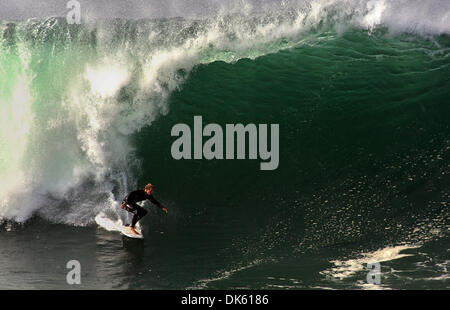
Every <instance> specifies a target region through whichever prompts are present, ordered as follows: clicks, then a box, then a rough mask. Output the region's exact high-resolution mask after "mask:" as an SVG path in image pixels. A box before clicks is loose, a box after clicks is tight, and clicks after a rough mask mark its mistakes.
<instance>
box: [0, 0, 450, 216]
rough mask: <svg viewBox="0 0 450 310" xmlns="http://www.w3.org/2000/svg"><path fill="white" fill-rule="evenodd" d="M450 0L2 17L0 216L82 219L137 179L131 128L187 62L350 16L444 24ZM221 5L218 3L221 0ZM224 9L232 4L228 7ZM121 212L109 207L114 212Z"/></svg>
mask: <svg viewBox="0 0 450 310" xmlns="http://www.w3.org/2000/svg"><path fill="white" fill-rule="evenodd" d="M449 6H450V4H449V2H448V1H427V2H421V1H388V0H370V1H362V0H361V1H345V0H341V1H337V0H335V1H331V0H328V1H326V0H324V1H284V2H281V3H280V4H278V3H277V4H274V3H267V4H264V5H262V6H259V7H257V6H255V5H254V3H252V2H244V5H241V6H239V12H238V11H237V9H236V8H235V9H233V10H234V13H233V14H230V13H229V11H228V12H227V13H224V12H223V11H221V10H220V9H219V11H218V12H217V14H216V15H214V16H208V17H206V18H197V19H184V18H171V19H153V20H127V19H110V20H102V19H95V18H92V19H91V18H88V19H86V20H84V21H83V22H82V24H81V25H69V24H67V22H66V21H65V19H64V18H48V19H44V20H36V19H31V20H27V21H19V22H6V21H4V22H2V23H1V25H0V33H1V35H2V37H1V41H0V51H1V53H0V64H1V71H0V106H1V116H0V117H1V124H0V126H1V127H0V128H1V131H0V168H1V170H0V219H4V220H14V221H18V222H24V221H26V220H28V219H29V218H30V217H31V216H33V215H34V214H36V213H37V214H39V215H40V216H42V217H44V218H46V219H48V220H50V221H52V222H61V223H67V224H71V225H87V224H89V223H91V222H92V221H93V220H94V218H95V215H96V214H98V213H99V212H101V211H104V212H108V210H109V212H111V213H113V214H115V211H114V209H115V207H117V204H118V201H119V200H120V199H121V197H122V196H124V195H125V194H126V192H127V191H128V190H130V189H133V188H135V187H136V186H137V185H138V184H137V175H139V170H140V166H141V158H139V157H138V156H136V154H135V146H134V145H133V142H132V140H131V136H132V135H133V134H134V133H136V132H139V130H141V129H142V128H144V127H147V126H150V125H151V124H152V122H153V121H154V120H155V119H157V118H158V117H159V116H160V115H165V114H167V113H169V107H168V104H167V99H168V98H169V96H170V94H171V93H172V92H173V91H174V90H176V89H178V88H179V87H180V86H182V85H183V82H184V81H186V79H187V78H188V76H189V73H190V72H191V71H192V69H193V68H194V67H195V66H198V65H200V64H208V63H212V62H215V61H225V62H235V61H237V60H239V59H242V58H250V59H255V58H257V57H259V56H262V55H266V54H269V53H276V52H278V51H280V50H282V49H286V48H291V47H296V46H299V45H301V44H305V43H308V42H315V40H319V38H320V37H321V36H322V35H323V34H324V33H326V32H327V31H332V32H333V33H337V34H340V33H343V32H345V31H346V29H350V28H355V27H356V28H358V29H362V30H363V31H366V32H368V33H369V34H370V33H373V32H375V31H377V29H387V30H388V31H389V32H392V33H405V32H407V33H412V34H414V35H423V36H430V35H431V36H435V35H441V34H445V35H446V34H449V32H450V22H449V18H450V17H449V12H450V8H449ZM219 8H220V6H219ZM233 10H232V11H233ZM115 215H116V216H117V214H115Z"/></svg>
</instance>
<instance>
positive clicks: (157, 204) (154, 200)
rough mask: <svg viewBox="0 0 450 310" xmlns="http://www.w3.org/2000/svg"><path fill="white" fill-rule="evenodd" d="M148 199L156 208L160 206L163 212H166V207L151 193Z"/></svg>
mask: <svg viewBox="0 0 450 310" xmlns="http://www.w3.org/2000/svg"><path fill="white" fill-rule="evenodd" d="M148 199H149V200H150V201H151V202H152V203H153V204H155V205H156V206H157V207H158V208H160V209H161V210H163V211H164V212H166V213H167V209H166V208H164V207H163V205H162V204H161V203H160V202H159V201H158V200H156V198H155V197H153V195H151V196H150V197H149V198H148Z"/></svg>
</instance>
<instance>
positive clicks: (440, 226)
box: [0, 11, 450, 289]
mask: <svg viewBox="0 0 450 310" xmlns="http://www.w3.org/2000/svg"><path fill="white" fill-rule="evenodd" d="M333 14H335V13H329V12H328V15H326V16H325V17H323V18H324V19H323V20H321V21H320V23H317V24H313V25H311V23H310V22H308V21H309V19H308V18H307V17H302V15H301V14H300V13H299V12H296V11H288V12H284V13H283V14H281V15H276V14H273V15H267V16H260V15H258V16H240V15H237V16H225V17H223V18H221V19H218V20H208V19H207V20H184V19H170V20H140V21H131V20H119V19H118V20H106V21H97V22H95V23H88V24H84V25H83V24H82V25H68V24H67V23H66V22H65V21H64V20H63V19H57V18H52V19H48V20H29V21H23V22H10V23H8V22H2V24H1V28H0V30H1V34H2V39H1V44H0V51H1V53H0V64H1V70H0V106H1V109H2V111H1V112H2V113H1V117H2V119H1V132H0V168H1V171H0V176H1V181H0V186H1V192H0V194H1V195H0V219H1V222H0V223H1V226H0V228H1V229H0V244H1V247H0V267H1V268H0V288H6V289H9V288H14V289H24V288H33V289H47V288H62V289H71V288H83V289H105V288H114V289H118V288H129V289H186V288H198V289H233V288H252V289H278V288H281V289H288V288H289V289H303V288H338V289H342V288H346V289H347V288H351V289H366V288H388V289H389V288H392V289H404V288H405V289H422V288H425V289H428V288H431V289H448V288H449V282H448V281H449V280H448V279H449V278H448V262H449V244H450V243H449V229H450V227H449V225H448V218H449V197H450V175H449V168H450V157H449V155H450V138H449V136H450V126H449V122H448V120H449V119H450V106H449V90H450V78H449V77H450V61H449V59H450V58H449V57H450V39H449V37H448V34H445V31H442V32H434V33H433V32H431V33H425V34H424V33H418V32H414V31H393V30H392V29H391V28H389V25H376V26H374V27H372V26H370V25H369V26H367V25H365V27H362V26H361V25H359V24H357V23H356V24H355V22H354V21H352V22H348V23H347V24H344V26H345V27H344V26H342V25H341V24H340V25H339V27H337V26H336V22H335V19H333V18H330V16H331V17H333V16H335V15H333ZM353 17H354V16H353ZM302 18H304V19H302ZM447 20H448V19H447ZM444 21H445V20H444ZM447 26H448V25H447ZM443 27H444V28H443V29H444V30H445V29H446V30H448V27H447V28H445V25H444V26H443ZM407 30H410V29H409V28H408V29H407ZM196 115H201V116H202V118H203V123H204V125H206V124H208V123H217V124H219V125H221V126H223V128H225V125H226V124H237V123H242V124H249V123H254V124H279V128H280V133H279V145H280V146H279V155H280V159H279V166H278V168H277V169H276V170H271V171H262V170H260V169H259V168H260V160H210V161H208V160H178V161H177V160H175V159H173V157H172V155H171V145H172V143H173V142H174V140H175V137H172V136H171V134H170V133H171V129H172V127H173V126H174V125H176V124H179V123H185V124H188V125H189V126H190V127H191V128H193V126H194V125H193V120H194V116H196ZM148 182H152V183H153V184H155V186H156V188H155V196H156V197H157V198H158V199H159V200H160V201H161V202H162V203H163V204H164V205H165V206H166V207H167V208H168V209H169V214H168V215H165V214H164V213H162V212H161V211H159V210H158V209H157V208H155V207H152V206H150V205H147V206H146V209H147V210H149V215H148V216H146V217H145V218H144V220H142V222H141V226H142V228H143V231H144V235H145V239H144V240H131V239H128V238H125V237H123V236H121V235H120V233H119V232H117V231H114V229H115V228H114V227H115V225H117V223H119V224H120V223H124V222H127V221H129V218H127V214H125V211H122V210H120V209H119V208H118V205H119V203H120V201H121V200H122V199H123V197H124V196H125V195H126V194H127V193H128V192H129V191H131V190H133V189H136V188H138V187H143V186H144V185H145V184H146V183H148ZM99 219H100V220H99ZM101 219H103V220H105V219H106V220H107V221H108V223H109V224H110V225H105V224H104V223H105V221H101ZM97 223H103V224H102V225H98V224H97ZM70 260H78V261H79V262H80V264H81V270H82V273H81V278H82V284H81V286H76V285H75V286H70V285H68V284H67V283H66V274H67V272H68V269H67V268H66V263H67V262H68V261H70ZM370 262H378V263H380V268H381V270H380V271H381V283H379V284H376V285H370V284H368V283H367V274H368V272H369V270H368V269H367V263H370Z"/></svg>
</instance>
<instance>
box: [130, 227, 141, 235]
mask: <svg viewBox="0 0 450 310" xmlns="http://www.w3.org/2000/svg"><path fill="white" fill-rule="evenodd" d="M130 230H131V232H132V233H133V234H135V235H139V233H138V232H137V231H136V230H135V229H134V228H133V227H131V226H130Z"/></svg>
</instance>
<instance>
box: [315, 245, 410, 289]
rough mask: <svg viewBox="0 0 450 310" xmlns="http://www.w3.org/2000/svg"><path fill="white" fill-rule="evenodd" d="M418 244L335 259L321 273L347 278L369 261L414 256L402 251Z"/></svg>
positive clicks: (377, 261)
mask: <svg viewBox="0 0 450 310" xmlns="http://www.w3.org/2000/svg"><path fill="white" fill-rule="evenodd" d="M418 247H419V246H416V245H399V246H394V247H386V248H383V249H380V250H377V251H374V252H368V253H361V254H360V256H361V257H359V258H354V259H348V260H333V261H331V263H333V265H334V267H332V268H330V269H328V270H325V271H322V272H321V274H323V275H325V276H327V277H332V278H338V279H345V278H348V277H351V276H353V275H354V274H355V273H357V272H359V271H362V270H364V269H365V268H366V266H367V264H369V263H374V262H376V263H382V262H386V261H392V260H395V259H400V258H402V257H407V256H412V254H401V252H402V251H404V250H407V249H414V248H418ZM366 287H367V288H374V287H372V286H366Z"/></svg>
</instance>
